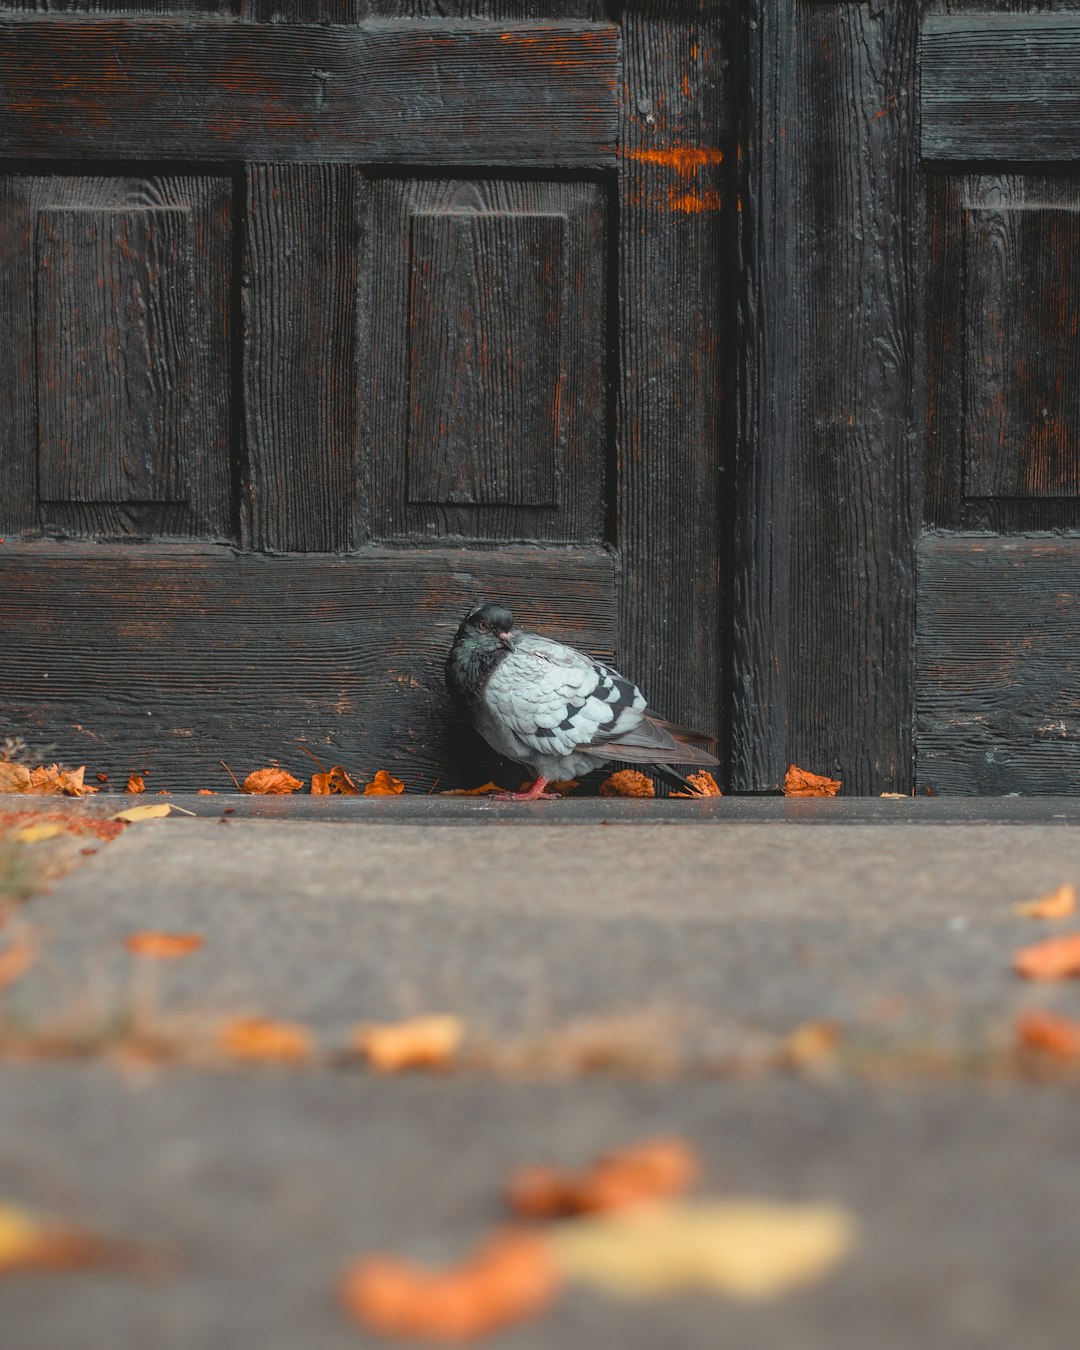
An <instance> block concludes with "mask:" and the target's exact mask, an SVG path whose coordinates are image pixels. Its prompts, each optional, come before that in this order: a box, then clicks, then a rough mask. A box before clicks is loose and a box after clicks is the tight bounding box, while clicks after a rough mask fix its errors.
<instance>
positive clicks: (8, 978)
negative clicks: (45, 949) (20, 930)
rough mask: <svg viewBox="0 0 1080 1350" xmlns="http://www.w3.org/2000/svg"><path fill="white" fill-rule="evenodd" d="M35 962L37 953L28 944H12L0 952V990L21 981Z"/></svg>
mask: <svg viewBox="0 0 1080 1350" xmlns="http://www.w3.org/2000/svg"><path fill="white" fill-rule="evenodd" d="M36 960H37V952H36V951H35V949H34V948H33V947H32V946H31V945H30V943H29V942H13V943H12V944H11V946H10V947H6V948H5V949H4V950H3V951H2V952H0V989H6V988H7V986H8V985H9V984H14V983H15V981H16V980H21V979H22V977H23V976H24V975H25V974H26V972H27V971H28V970H29V969H30V967H31V966H32V965H33V964H34V962H35V961H36Z"/></svg>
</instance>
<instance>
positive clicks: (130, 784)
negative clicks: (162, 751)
mask: <svg viewBox="0 0 1080 1350" xmlns="http://www.w3.org/2000/svg"><path fill="white" fill-rule="evenodd" d="M125 791H127V792H145V791H146V779H145V778H143V777H142V776H141V775H139V774H137V773H133V774H131V775H130V776H129V777H128V780H127V788H126V789H125Z"/></svg>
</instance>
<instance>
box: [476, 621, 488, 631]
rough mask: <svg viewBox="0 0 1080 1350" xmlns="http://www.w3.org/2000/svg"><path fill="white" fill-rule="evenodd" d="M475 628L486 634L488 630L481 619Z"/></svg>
mask: <svg viewBox="0 0 1080 1350" xmlns="http://www.w3.org/2000/svg"><path fill="white" fill-rule="evenodd" d="M476 626H477V628H479V629H480V631H481V633H486V632H487V630H488V626H487V624H486V623H485V622H484V621H483V619H481V620H480V622H479V623H478V624H477V625H476Z"/></svg>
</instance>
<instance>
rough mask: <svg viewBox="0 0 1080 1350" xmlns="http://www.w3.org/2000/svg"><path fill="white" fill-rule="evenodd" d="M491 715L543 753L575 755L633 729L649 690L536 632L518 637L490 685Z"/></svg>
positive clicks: (487, 694) (486, 698)
mask: <svg viewBox="0 0 1080 1350" xmlns="http://www.w3.org/2000/svg"><path fill="white" fill-rule="evenodd" d="M483 697H484V702H485V704H486V705H487V708H488V710H489V712H490V713H491V714H493V715H494V716H495V717H497V718H498V719H499V721H500V723H501V724H502V725H503V726H504V727H505V728H506V729H507V730H508V731H509V732H511V733H512V734H513V735H514V736H515V737H516V738H517V739H518V740H519V741H521V742H522V743H523V745H525V746H527V747H529V748H530V749H532V750H535V751H537V752H538V753H540V754H543V755H569V754H573V753H574V752H575V751H576V750H578V749H579V748H580V747H581V746H583V745H598V744H600V743H601V742H603V741H606V740H610V739H611V738H612V737H616V736H620V735H623V734H625V733H626V732H629V731H632V730H633V728H634V727H636V726H637V724H638V723H639V722H640V721H641V719H642V716H643V714H644V711H645V705H646V700H645V695H644V694H643V693H642V692H641V690H640V689H638V688H637V687H636V686H635V685H634V684H632V683H631V681H630V680H627V679H624V677H623V676H622V675H620V674H618V672H617V671H614V670H611V669H610V668H609V667H608V666H605V665H604V664H603V663H602V662H600V661H594V660H593V659H592V657H589V656H586V655H585V654H584V653H583V652H579V651H576V650H575V649H574V648H573V647H567V646H565V645H564V644H563V643H561V642H553V641H551V640H550V639H549V638H543V637H540V636H538V635H537V634H535V633H522V634H520V635H519V636H518V638H517V640H516V642H515V644H514V649H513V651H511V652H510V653H508V655H507V656H505V657H504V658H503V659H502V660H501V661H500V662H499V664H498V665H497V666H496V667H495V669H494V670H493V671H492V673H491V676H490V678H489V679H488V682H487V684H486V686H485V688H484V696H483Z"/></svg>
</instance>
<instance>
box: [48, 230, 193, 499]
mask: <svg viewBox="0 0 1080 1350" xmlns="http://www.w3.org/2000/svg"><path fill="white" fill-rule="evenodd" d="M191 235H192V230H191V212H190V209H188V208H185V207H179V208H172V209H170V210H162V209H160V208H158V209H153V208H151V209H149V210H147V209H144V210H137V211H132V210H106V211H102V210H98V209H94V208H82V209H80V208H78V207H74V208H71V207H69V208H59V209H57V208H55V207H54V208H46V209H45V210H42V211H39V212H38V220H37V268H36V291H37V305H38V316H37V402H38V485H39V491H40V493H41V496H42V499H43V500H44V501H47V502H53V501H55V502H159V501H160V502H183V501H186V500H187V497H188V488H187V483H186V481H185V480H186V477H187V474H186V468H187V466H186V462H185V461H186V457H187V450H188V445H189V443H190V438H191V432H190V428H189V417H188V414H189V411H190V407H191V388H190V372H189V367H188V350H189V347H190V344H191V332H190V324H191V320H192V318H193V317H194V311H195V293H194V279H193V277H192V274H191V263H192V257H191V251H192V250H191V246H192V238H191Z"/></svg>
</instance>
